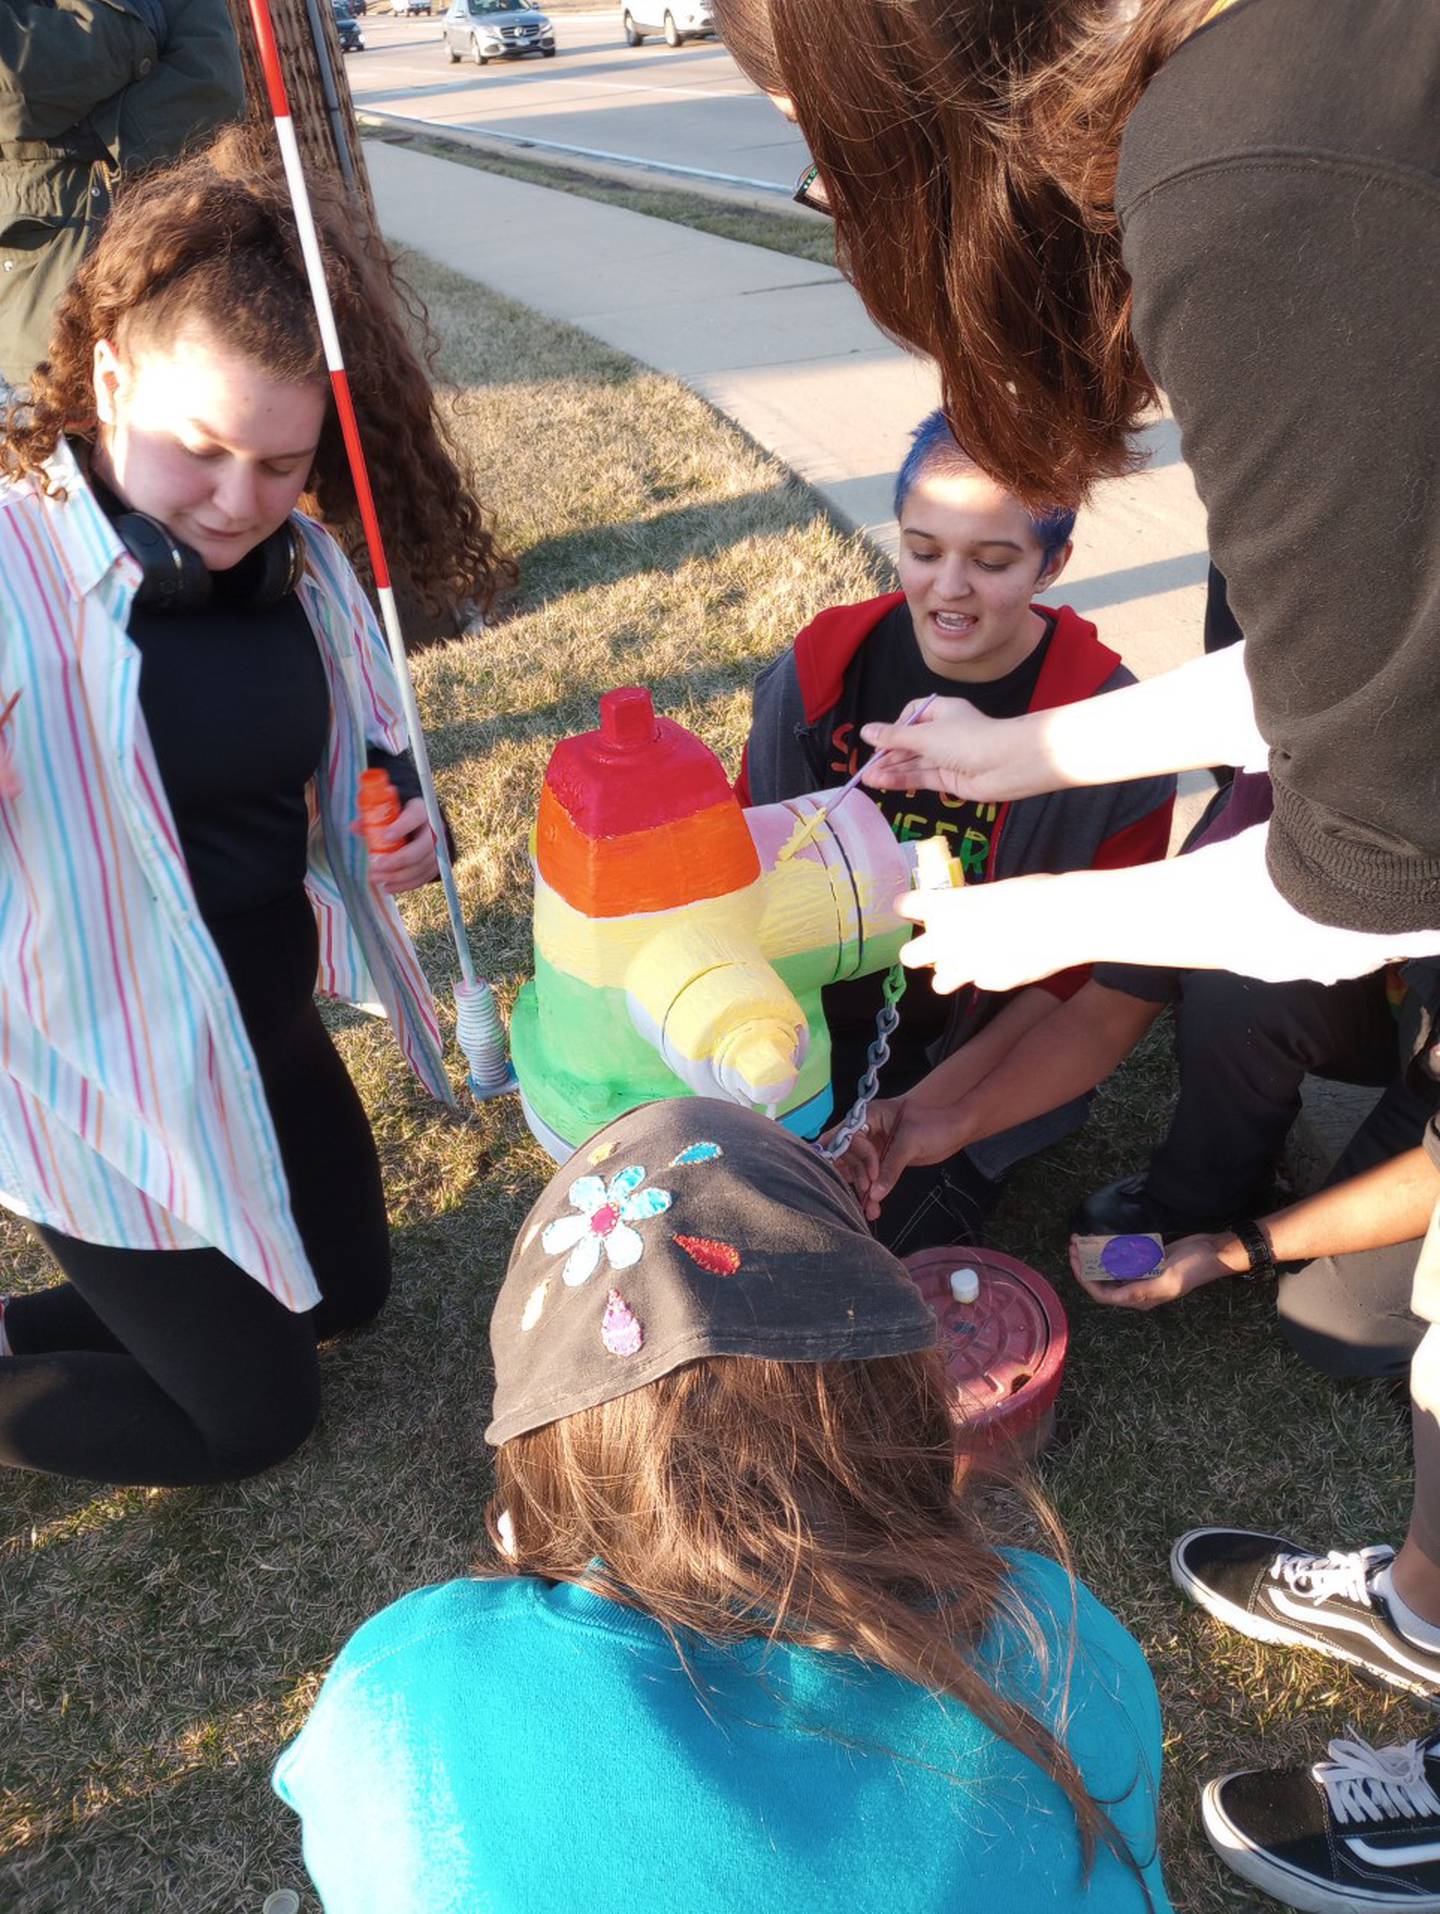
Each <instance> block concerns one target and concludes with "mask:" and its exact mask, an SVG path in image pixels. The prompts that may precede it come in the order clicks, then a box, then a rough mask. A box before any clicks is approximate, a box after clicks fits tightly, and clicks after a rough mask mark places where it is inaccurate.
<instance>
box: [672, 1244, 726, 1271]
mask: <svg viewBox="0 0 1440 1914" xmlns="http://www.w3.org/2000/svg"><path fill="white" fill-rule="evenodd" d="M675 1241H676V1242H677V1243H678V1244H679V1246H680V1248H681V1249H683V1250H684V1252H685V1254H686V1255H687V1256H688V1257H689V1258H690V1260H691V1262H692V1263H698V1264H699V1265H700V1267H701V1269H708V1270H709V1272H710V1274H711V1275H712V1276H733V1275H734V1274H735V1272H736V1270H737V1269H739V1267H740V1252H739V1250H738V1249H736V1248H735V1246H734V1244H733V1243H719V1242H717V1241H716V1240H715V1238H714V1237H713V1236H677V1237H676V1238H675Z"/></svg>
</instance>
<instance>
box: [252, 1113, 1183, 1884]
mask: <svg viewBox="0 0 1440 1914" xmlns="http://www.w3.org/2000/svg"><path fill="white" fill-rule="evenodd" d="M936 1336H937V1330H936V1324H935V1319H934V1316H933V1315H932V1314H931V1312H930V1310H929V1309H928V1308H927V1307H926V1305H925V1304H924V1302H923V1300H922V1299H921V1297H920V1295H919V1292H918V1291H917V1290H916V1289H915V1288H914V1286H913V1285H912V1284H911V1283H910V1281H909V1279H908V1277H907V1276H906V1273H905V1270H904V1267H903V1265H901V1264H900V1263H899V1262H897V1261H896V1259H895V1258H894V1257H893V1256H892V1255H891V1254H890V1253H889V1251H888V1250H886V1249H884V1248H883V1247H882V1246H881V1245H880V1244H878V1243H877V1242H875V1241H874V1239H873V1238H872V1237H871V1236H870V1235H869V1233H868V1232H867V1230H866V1228H865V1224H864V1221H863V1218H862V1217H861V1214H860V1211H859V1209H858V1207H857V1206H856V1203H855V1199H854V1197H853V1196H852V1194H851V1192H850V1191H849V1189H848V1188H847V1187H846V1185H845V1184H844V1183H843V1182H842V1181H841V1179H840V1178H839V1177H838V1176H837V1175H836V1173H835V1172H834V1170H833V1169H832V1168H831V1167H830V1166H829V1165H828V1164H827V1163H825V1162H824V1161H823V1160H822V1159H821V1158H819V1157H818V1156H817V1155H816V1154H815V1153H814V1151H813V1150H811V1149H810V1148H809V1147H808V1146H807V1145H806V1144H804V1143H803V1142H801V1141H800V1140H799V1139H798V1138H796V1137H793V1136H791V1135H790V1133H789V1132H788V1131H785V1130H783V1129H781V1128H780V1127H779V1126H778V1125H775V1124H772V1123H770V1122H768V1121H766V1120H765V1119H764V1118H762V1117H759V1116H756V1115H754V1114H753V1113H751V1112H749V1111H746V1110H741V1109H738V1108H736V1107H734V1106H731V1105H728V1104H721V1103H716V1102H711V1101H702V1100H699V1099H693V1098H686V1099H680V1100H676V1101H674V1102H669V1103H660V1104H652V1105H650V1106H648V1107H646V1108H644V1109H641V1110H636V1111H632V1112H631V1113H630V1114H629V1115H627V1116H625V1117H622V1118H621V1119H619V1121H617V1122H616V1123H614V1124H612V1125H610V1127H609V1128H608V1129H606V1130H604V1131H602V1132H601V1134H600V1136H599V1137H598V1138H596V1139H595V1140H594V1141H593V1142H592V1143H591V1144H590V1145H587V1146H586V1147H585V1149H584V1150H583V1151H582V1152H581V1153H580V1154H578V1155H577V1156H576V1157H574V1158H573V1159H572V1160H571V1162H570V1164H569V1165H567V1166H566V1167H565V1168H563V1169H562V1170H561V1171H560V1172H559V1173H558V1174H557V1176H556V1177H555V1179H554V1180H553V1181H552V1183H551V1184H550V1186H549V1188H548V1189H547V1190H546V1191H545V1194H544V1195H543V1196H542V1197H541V1199H540V1201H539V1203H538V1204H537V1205H536V1207H535V1209H534V1211H533V1212H532V1213H531V1216H530V1218H529V1219H528V1221H527V1223H526V1224H525V1226H524V1228H523V1229H522V1231H521V1233H520V1237H519V1239H518V1242H517V1244H516V1247H515V1249H514V1251H513V1253H512V1256H511V1259H510V1265H509V1270H508V1273H507V1275H506V1278H505V1282H504V1285H503V1286H502V1288H501V1291H500V1294H499V1297H498V1299H497V1302H496V1306H495V1312H494V1317H493V1320H492V1324H491V1343H492V1348H493V1351H494V1358H495V1404H494V1417H493V1420H492V1422H491V1425H490V1427H489V1429H488V1430H487V1432H486V1434H487V1439H488V1440H489V1441H490V1442H491V1443H493V1444H495V1445H496V1446H497V1447H498V1450H499V1455H498V1460H497V1466H496V1493H495V1497H494V1499H493V1501H492V1503H491V1505H490V1510H489V1514H488V1518H487V1519H488V1526H489V1530H490V1535H491V1538H492V1541H493V1542H494V1543H495V1545H496V1548H497V1551H498V1553H499V1555H500V1557H501V1558H502V1559H501V1561H500V1562H499V1563H497V1565H496V1566H494V1567H489V1568H485V1569H482V1570H480V1571H478V1572H477V1573H476V1574H475V1575H474V1576H472V1577H470V1578H467V1579H463V1580H458V1581H454V1582H449V1583H446V1584H444V1585H443V1586H440V1587H433V1588H427V1589H421V1590H419V1591H418V1592H416V1593H414V1594H411V1595H407V1596H406V1597H404V1598H403V1599H402V1600H400V1601H398V1602H396V1603H394V1604H393V1605H392V1606H391V1607H389V1608H387V1609H385V1610H384V1611H383V1612H382V1613H381V1614H379V1615H376V1616H375V1617H373V1618H372V1619H371V1620H370V1621H368V1622H366V1623H365V1624H364V1626H363V1627H362V1628H360V1629H359V1630H358V1632H357V1633H356V1634H355V1635H354V1636H353V1637H352V1638H351V1640H350V1641H349V1642H348V1643H347V1645H346V1646H345V1647H344V1649H343V1650H342V1651H341V1653H340V1655H339V1657H338V1659H337V1660H336V1662H335V1665H334V1667H333V1668H332V1670H331V1672H330V1675H329V1677H328V1678H327V1680H326V1682H325V1684H324V1687H323V1688H322V1690H321V1693H320V1696H319V1699H318V1700H317V1702H316V1704H315V1708H314V1711H313V1712H312V1714H311V1716H310V1718H309V1720H308V1721H307V1722H306V1724H305V1727H304V1729H303V1730H302V1732H301V1734H300V1736H299V1738H298V1739H297V1740H296V1741H295V1742H294V1743H293V1744H292V1745H291V1746H290V1747H289V1748H287V1749H286V1751H285V1752H284V1754H283V1755H282V1756H281V1758H280V1761H279V1763H278V1766H277V1768H276V1771H275V1787H276V1789H277V1791H278V1793H279V1794H280V1796H281V1798H282V1799H283V1800H284V1801H286V1802H287V1803H288V1804H289V1805H290V1806H291V1807H292V1808H293V1809H294V1810H295V1812H296V1813H297V1814H298V1815H299V1816H300V1818H301V1821H302V1824H303V1836H304V1851H305V1861H306V1864H307V1866H308V1868H309V1871H310V1874H311V1877H312V1879H313V1881H314V1883H315V1886H316V1889H317V1890H318V1892H319V1895H320V1898H321V1901H322V1903H323V1905H324V1907H325V1909H326V1910H327V1914H371V1911H373V1914H381V1911H382V1910H383V1914H408V1911H409V1910H415V1914H419V1910H421V1909H423V1910H425V1914H441V1910H446V1911H448V1914H571V1910H575V1911H576V1914H579V1911H580V1910H583V1911H584V1914H622V1910H623V1911H624V1914H634V1911H635V1910H643V1911H644V1914H681V1911H682V1910H683V1914H736V1910H741V1909H749V1908H762V1907H763V1908H764V1909H765V1910H766V1914H842V1910H843V1911H844V1914H857V1910H871V1909H876V1910H878V1909H882V1908H884V1909H889V1908H899V1909H904V1910H905V1914H959V1910H962V1909H983V1910H985V1914H1022V1911H1023V1914H1044V1911H1045V1910H1054V1911H1055V1914H1060V1910H1065V1911H1066V1914H1076V1911H1079V1910H1084V1914H1140V1910H1145V1909H1148V1910H1151V1914H1168V1910H1169V1909H1170V1902H1169V1900H1168V1898H1167V1896H1166V1892H1165V1887H1164V1883H1163V1881H1162V1878H1161V1871H1160V1863H1159V1858H1158V1855H1157V1851H1156V1825H1155V1824H1156V1799H1157V1792H1158V1785H1159V1770H1160V1717H1159V1709H1158V1705H1157V1702H1156V1696H1155V1688H1154V1683H1153V1682H1152V1680H1151V1677H1150V1673H1149V1670H1148V1669H1147V1667H1146V1665H1145V1661H1144V1658H1143V1656H1142V1655H1141V1652H1140V1650H1139V1648H1138V1647H1137V1645H1136V1644H1135V1642H1134V1641H1133V1640H1132V1639H1131V1637H1130V1636H1129V1635H1128V1634H1127V1633H1126V1632H1125V1630H1124V1629H1123V1628H1122V1627H1121V1626H1120V1624H1119V1623H1118V1622H1117V1621H1116V1620H1115V1618H1114V1617H1113V1616H1112V1615H1110V1614H1109V1613H1108V1612H1107V1611H1106V1610H1105V1609H1104V1608H1102V1607H1101V1606H1100V1604H1099V1603H1098V1602H1097V1601H1096V1600H1095V1598H1094V1597H1093V1596H1092V1595H1090V1594H1089V1593H1088V1592H1087V1591H1086V1590H1085V1589H1084V1588H1083V1587H1081V1586H1080V1585H1079V1584H1078V1583H1076V1582H1075V1581H1074V1580H1073V1579H1072V1578H1071V1577H1070V1575H1069V1574H1067V1573H1066V1571H1065V1570H1064V1569H1062V1568H1061V1567H1059V1566H1058V1565H1057V1564H1056V1563H1055V1562H1053V1561H1049V1560H1046V1559H1044V1558H1042V1557H1040V1556H1038V1555H1033V1554H1029V1553H1026V1552H1023V1551H1015V1550H1002V1549H998V1548H996V1547H994V1546H992V1544H991V1543H990V1542H989V1541H988V1540H987V1539H986V1537H985V1535H984V1533H983V1530H982V1528H981V1525H980V1522H979V1518H978V1516H977V1514H976V1512H975V1509H974V1507H973V1503H972V1500H971V1499H970V1498H968V1497H967V1496H966V1494H965V1493H964V1488H965V1481H966V1475H967V1469H968V1467H969V1465H968V1464H967V1462H966V1461H965V1459H964V1458H963V1456H962V1455H960V1454H959V1453H958V1452H957V1445H956V1433H955V1429H954V1426H953V1424H952V1421H951V1418H950V1413H949V1407H948V1400H949V1398H948V1391H947V1387H946V1382H945V1375H944V1369H943V1364H942V1361H941V1357H940V1353H939V1351H938V1350H937V1349H936V1347H935V1343H936Z"/></svg>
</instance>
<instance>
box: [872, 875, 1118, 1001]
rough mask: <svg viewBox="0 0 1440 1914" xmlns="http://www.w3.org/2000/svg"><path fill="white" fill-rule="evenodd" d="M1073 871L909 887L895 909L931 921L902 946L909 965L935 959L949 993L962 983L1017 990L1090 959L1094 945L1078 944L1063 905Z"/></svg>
mask: <svg viewBox="0 0 1440 1914" xmlns="http://www.w3.org/2000/svg"><path fill="white" fill-rule="evenodd" d="M1066 882H1067V879H1066V877H1064V876H1061V877H1007V878H1005V879H1003V880H1002V881H1001V882H1000V883H998V884H967V885H965V886H964V887H963V888H961V889H960V890H948V891H945V890H934V891H907V892H906V893H905V895H904V896H903V897H901V898H899V899H898V900H897V901H896V905H895V909H896V911H897V912H898V913H899V915H900V916H901V917H907V918H909V920H910V922H911V923H912V924H920V925H923V926H924V929H923V931H922V934H921V935H920V936H918V937H914V938H912V939H911V941H910V942H909V943H908V944H906V946H905V948H904V949H903V950H902V951H901V953H900V961H901V963H903V964H904V965H905V967H906V969H907V970H921V969H923V968H924V967H925V966H926V965H927V964H928V965H932V966H933V967H934V971H935V975H934V978H933V979H932V985H933V988H934V989H935V990H936V991H938V992H939V994H940V995H941V996H942V997H943V996H948V995H949V993H950V992H951V991H954V990H959V989H960V987H961V985H962V984H975V985H977V986H978V987H979V988H980V989H981V990H1016V989H1018V988H1019V986H1020V985H1021V984H1033V983H1034V982H1035V981H1036V979H1037V978H1040V977H1049V976H1051V975H1052V974H1053V973H1054V972H1055V971H1057V970H1064V969H1067V968H1068V967H1069V966H1070V965H1071V964H1075V963H1085V962H1087V961H1088V960H1089V959H1090V958H1091V957H1092V956H1093V955H1094V953H1093V951H1091V950H1090V949H1088V948H1082V947H1077V948H1076V950H1075V951H1073V952H1072V951H1071V950H1070V949H1069V947H1068V944H1067V942H1066V933H1067V931H1068V930H1069V928H1070V923H1069V919H1068V917H1067V913H1066V912H1065V910H1064V909H1063V906H1062V903H1061V898H1062V896H1063V894H1064V893H1063V892H1057V891H1056V889H1055V886H1056V885H1064V884H1065V883H1066Z"/></svg>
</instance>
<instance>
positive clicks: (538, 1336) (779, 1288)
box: [485, 1097, 938, 1447]
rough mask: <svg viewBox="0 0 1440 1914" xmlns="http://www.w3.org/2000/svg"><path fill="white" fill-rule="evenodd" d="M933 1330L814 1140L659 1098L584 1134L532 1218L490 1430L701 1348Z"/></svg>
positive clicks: (827, 1353) (800, 1346)
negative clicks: (584, 1138) (586, 1139)
mask: <svg viewBox="0 0 1440 1914" xmlns="http://www.w3.org/2000/svg"><path fill="white" fill-rule="evenodd" d="M937 1336H938V1331H937V1327H936V1322H935V1317H934V1314H933V1313H932V1311H931V1310H930V1308H929V1307H928V1305H927V1304H926V1303H925V1301H924V1300H923V1298H922V1297H921V1295H920V1293H919V1291H918V1290H917V1289H916V1288H915V1285H914V1284H913V1283H912V1282H911V1281H910V1278H909V1277H908V1276H907V1274H906V1273H905V1269H904V1266H903V1264H901V1263H900V1262H899V1260H898V1259H897V1258H896V1257H894V1256H892V1255H891V1254H890V1252H889V1250H887V1249H884V1248H882V1246H881V1245H880V1244H879V1243H877V1242H876V1241H875V1239H874V1237H873V1236H872V1235H871V1234H870V1231H869V1230H868V1228H867V1227H866V1224H865V1219H864V1217H863V1216H862V1214H861V1212H860V1208H859V1205H858V1204H857V1203H856V1201H855V1198H854V1197H853V1195H852V1194H851V1192H850V1190H849V1188H848V1187H847V1185H846V1184H845V1183H844V1182H843V1181H842V1179H841V1178H840V1176H839V1175H838V1174H837V1172H836V1171H835V1170H834V1169H832V1168H831V1166H830V1165H829V1164H828V1163H827V1162H826V1161H825V1160H824V1158H823V1157H821V1156H820V1155H818V1154H817V1152H816V1151H815V1149H814V1148H813V1147H812V1146H811V1145H810V1144H808V1143H805V1142H803V1141H802V1140H801V1139H800V1138H799V1137H797V1136H794V1135H792V1134H791V1132H790V1131H788V1130H786V1129H785V1128H783V1126H782V1125H780V1124H778V1123H775V1122H772V1121H771V1120H770V1119H769V1118H768V1117H763V1116H757V1115H756V1114H755V1113H754V1111H751V1110H745V1109H742V1108H741V1107H740V1106H739V1105H738V1104H732V1103H721V1102H718V1101H715V1100H712V1099H709V1098H702V1097H679V1098H675V1099H673V1100H672V1101H669V1102H664V1103H650V1104H646V1105H644V1106H643V1107H642V1108H641V1109H638V1110H631V1111H630V1112H629V1113H628V1114H627V1115H625V1116H623V1117H620V1118H618V1119H617V1120H616V1121H615V1122H614V1123H612V1124H610V1125H608V1126H607V1127H606V1128H605V1129H603V1130H602V1131H600V1133H599V1135H598V1136H595V1137H593V1138H592V1139H591V1140H590V1142H588V1143H587V1144H585V1145H583V1146H582V1148H581V1149H579V1150H578V1151H577V1152H576V1153H575V1155H574V1156H573V1157H571V1159H570V1161H569V1162H568V1163H566V1164H565V1165H563V1167H562V1168H561V1169H560V1170H559V1171H558V1172H557V1173H556V1175H555V1176H554V1177H553V1178H552V1179H551V1181H550V1184H549V1186H548V1187H547V1189H546V1191H545V1194H544V1195H543V1196H542V1197H541V1198H540V1201H539V1202H538V1203H537V1204H536V1205H535V1207H534V1209H533V1210H531V1212H530V1215H529V1216H528V1217H527V1218H526V1221H525V1224H524V1226H523V1227H522V1229H521V1231H520V1234H519V1237H518V1238H517V1239H516V1243H515V1247H514V1249H513V1250H512V1251H511V1255H510V1266H509V1268H508V1270H507V1271H506V1274H505V1281H504V1283H503V1284H502V1285H501V1289H500V1294H499V1296H498V1297H497V1298H496V1302H495V1312H494V1315H493V1316H492V1317H491V1319H490V1344H491V1348H492V1350H493V1351H494V1356H495V1407H494V1415H493V1419H492V1421H491V1423H490V1426H489V1428H488V1429H487V1430H486V1431H485V1436H486V1440H487V1441H488V1442H491V1443H493V1444H494V1445H495V1446H496V1447H498V1446H499V1445H500V1444H501V1443H502V1442H507V1441H508V1440H509V1439H510V1437H511V1436H516V1435H522V1434H524V1432H525V1431H526V1430H527V1429H538V1428H540V1427H541V1426H542V1425H543V1424H545V1423H547V1422H555V1421H558V1420H559V1418H560V1417H562V1416H568V1415H574V1414H575V1413H576V1412H577V1411H578V1410H581V1409H590V1408H593V1407H594V1406H595V1405H596V1404H597V1403H600V1402H609V1401H611V1400H613V1399H614V1398H615V1397H616V1396H623V1395H628V1394H629V1392H630V1391H631V1390H632V1389H642V1388H644V1386H645V1385H646V1383H649V1382H654V1381H655V1380H656V1378H657V1377H659V1376H665V1375H669V1374H670V1372H671V1371H672V1370H674V1369H679V1368H680V1367H681V1366H682V1365H683V1364H685V1363H687V1362H694V1361H696V1360H697V1359H698V1358H700V1357H702V1356H757V1357H765V1358H768V1359H770V1360H772V1361H777V1362H834V1361H839V1360H842V1359H849V1360H857V1359H858V1360H865V1359H868V1358H871V1357H875V1356H898V1355H905V1354H907V1353H908V1352H909V1351H911V1350H916V1349H928V1348H930V1347H931V1346H932V1345H933V1344H934V1343H935V1342H936V1340H937Z"/></svg>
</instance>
